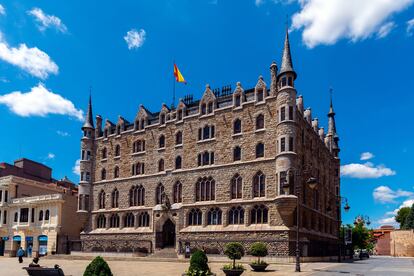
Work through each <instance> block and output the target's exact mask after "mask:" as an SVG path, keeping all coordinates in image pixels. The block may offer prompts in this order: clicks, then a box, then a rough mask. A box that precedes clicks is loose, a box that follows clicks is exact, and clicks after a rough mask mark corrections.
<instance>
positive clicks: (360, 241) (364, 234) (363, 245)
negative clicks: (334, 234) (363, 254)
mask: <svg viewBox="0 0 414 276" xmlns="http://www.w3.org/2000/svg"><path fill="white" fill-rule="evenodd" d="M371 242H372V231H370V230H368V229H367V228H366V227H365V224H364V223H363V222H359V223H357V224H356V225H355V226H354V227H353V228H352V245H353V247H354V249H368V248H370V243H371Z"/></svg>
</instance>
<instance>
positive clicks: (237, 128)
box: [233, 119, 242, 134]
mask: <svg viewBox="0 0 414 276" xmlns="http://www.w3.org/2000/svg"><path fill="white" fill-rule="evenodd" d="M241 131H242V128H241V120H240V119H236V120H235V121H234V122H233V134H238V133H241Z"/></svg>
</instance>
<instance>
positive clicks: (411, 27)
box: [407, 18, 414, 36]
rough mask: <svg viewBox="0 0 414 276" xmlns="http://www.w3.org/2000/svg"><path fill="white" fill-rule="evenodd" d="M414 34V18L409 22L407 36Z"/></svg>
mask: <svg viewBox="0 0 414 276" xmlns="http://www.w3.org/2000/svg"><path fill="white" fill-rule="evenodd" d="M413 32H414V18H413V19H411V20H408V21H407V34H408V35H409V36H411V35H413Z"/></svg>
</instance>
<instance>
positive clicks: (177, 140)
mask: <svg viewBox="0 0 414 276" xmlns="http://www.w3.org/2000/svg"><path fill="white" fill-rule="evenodd" d="M182 143H183V133H182V132H181V131H179V132H177V133H176V134H175V144H176V145H182Z"/></svg>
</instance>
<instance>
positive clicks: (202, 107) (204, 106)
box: [201, 103, 207, 115]
mask: <svg viewBox="0 0 414 276" xmlns="http://www.w3.org/2000/svg"><path fill="white" fill-rule="evenodd" d="M206 113H207V105H206V104H205V103H203V104H202V105H201V115H204V114H206Z"/></svg>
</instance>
